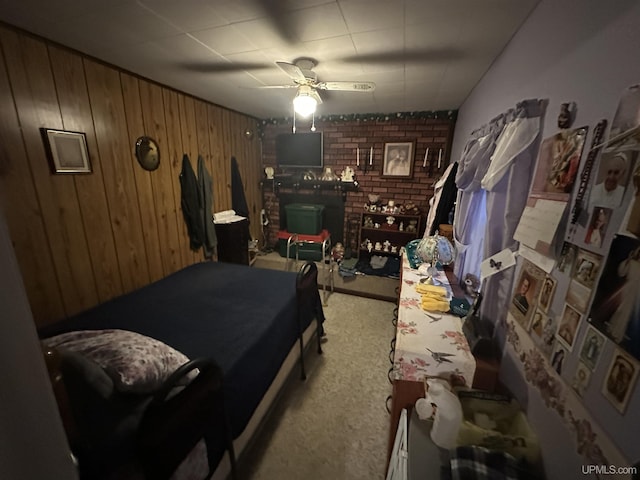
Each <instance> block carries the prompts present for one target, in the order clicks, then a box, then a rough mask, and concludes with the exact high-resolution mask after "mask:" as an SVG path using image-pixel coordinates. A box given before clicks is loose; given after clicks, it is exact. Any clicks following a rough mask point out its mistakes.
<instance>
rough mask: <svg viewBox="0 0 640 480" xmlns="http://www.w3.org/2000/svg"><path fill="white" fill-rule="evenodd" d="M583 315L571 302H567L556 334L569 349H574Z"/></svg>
mask: <svg viewBox="0 0 640 480" xmlns="http://www.w3.org/2000/svg"><path fill="white" fill-rule="evenodd" d="M581 317H582V315H580V312H579V311H578V310H576V309H575V308H573V307H572V306H571V305H569V304H565V306H564V310H563V311H562V317H560V322H559V323H558V332H557V333H556V336H557V337H558V340H560V341H561V342H562V343H563V344H564V345H565V346H566V347H567V349H568V350H569V351H571V350H572V349H573V344H574V343H575V339H576V333H577V332H578V325H579V324H580V318H581Z"/></svg>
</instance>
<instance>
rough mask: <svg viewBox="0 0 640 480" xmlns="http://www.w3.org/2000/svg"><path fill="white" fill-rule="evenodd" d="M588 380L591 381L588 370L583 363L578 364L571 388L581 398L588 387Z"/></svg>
mask: <svg viewBox="0 0 640 480" xmlns="http://www.w3.org/2000/svg"><path fill="white" fill-rule="evenodd" d="M589 380H591V370H589V369H588V368H587V367H586V365H585V364H584V363H582V362H578V367H577V368H576V373H575V374H574V375H573V382H571V387H573V389H574V390H575V392H576V393H577V394H578V395H580V396H581V397H582V396H584V391H585V390H586V389H587V387H588V386H589Z"/></svg>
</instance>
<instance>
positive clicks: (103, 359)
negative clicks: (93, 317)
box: [42, 330, 197, 394]
mask: <svg viewBox="0 0 640 480" xmlns="http://www.w3.org/2000/svg"><path fill="white" fill-rule="evenodd" d="M42 343H43V344H44V345H45V346H47V347H49V348H59V349H66V350H69V351H72V352H77V353H80V354H82V355H84V356H86V357H87V358H89V359H90V360H92V361H94V362H95V363H97V364H98V365H100V366H101V367H102V368H103V369H104V370H105V372H106V373H107V374H108V375H109V376H110V377H111V379H112V380H113V383H114V386H115V388H116V390H118V391H120V392H126V393H138V394H149V393H153V392H155V391H156V390H157V389H158V388H159V387H160V386H161V385H162V384H163V383H164V381H165V380H166V379H167V378H168V377H169V376H170V375H171V374H172V373H173V372H174V371H175V370H176V369H177V368H178V367H180V366H181V365H183V364H185V363H187V362H188V361H189V358H187V357H186V356H185V355H184V354H183V353H181V352H178V351H177V350H175V349H173V348H171V347H170V346H168V345H166V344H164V343H162V342H160V341H159V340H155V339H153V338H150V337H146V336H144V335H141V334H139V333H135V332H130V331H127V330H79V331H74V332H68V333H63V334H61V335H57V336H55V337H51V338H46V339H44V340H43V341H42ZM195 375H197V370H194V371H192V372H191V373H190V376H189V377H187V378H188V379H191V378H193V377H194V376H195Z"/></svg>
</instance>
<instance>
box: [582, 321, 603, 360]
mask: <svg viewBox="0 0 640 480" xmlns="http://www.w3.org/2000/svg"><path fill="white" fill-rule="evenodd" d="M604 342H605V337H604V335H602V334H601V333H600V332H599V331H598V330H597V329H595V328H594V327H593V326H592V325H589V327H588V328H587V333H585V335H584V339H583V340H582V348H580V360H581V361H582V362H583V363H584V364H585V365H586V366H587V367H588V368H589V369H590V370H593V369H594V368H596V364H597V363H598V359H599V358H600V353H601V352H602V348H603V347H604Z"/></svg>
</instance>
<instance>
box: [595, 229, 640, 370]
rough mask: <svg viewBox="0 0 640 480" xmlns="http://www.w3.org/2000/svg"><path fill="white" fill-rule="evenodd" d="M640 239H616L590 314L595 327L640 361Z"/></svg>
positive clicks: (622, 236) (617, 237) (618, 237)
mask: <svg viewBox="0 0 640 480" xmlns="http://www.w3.org/2000/svg"><path fill="white" fill-rule="evenodd" d="M638 285H640V239H637V238H631V237H627V236H625V235H616V237H615V238H614V239H613V242H611V248H610V249H609V255H608V257H607V261H606V263H605V265H604V267H603V269H602V275H601V277H600V280H599V282H598V287H597V289H596V292H595V295H594V299H593V303H592V308H591V312H590V316H591V320H592V323H593V325H594V326H595V327H596V328H597V329H598V330H600V331H601V332H603V333H604V334H605V335H607V336H608V337H609V338H611V339H612V340H613V341H614V342H615V343H617V344H618V345H619V346H620V347H621V348H623V349H625V350H626V351H628V352H629V353H630V354H631V355H632V356H633V357H635V358H640V295H638Z"/></svg>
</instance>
